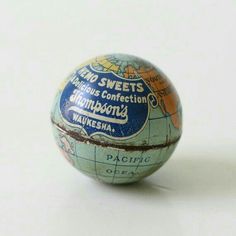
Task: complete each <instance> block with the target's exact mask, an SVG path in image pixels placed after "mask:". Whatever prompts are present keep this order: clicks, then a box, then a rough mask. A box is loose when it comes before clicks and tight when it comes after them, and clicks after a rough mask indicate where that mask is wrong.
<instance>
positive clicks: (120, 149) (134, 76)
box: [51, 54, 182, 184]
mask: <svg viewBox="0 0 236 236" xmlns="http://www.w3.org/2000/svg"><path fill="white" fill-rule="evenodd" d="M92 76H93V77H92ZM91 78H92V79H91ZM94 78H95V79H94ZM105 82H107V83H106V84H105ZM81 84H82V85H81ZM113 84H116V87H114V86H113V88H111V86H112V85H113ZM121 85H123V90H122V89H121V87H119V86H121ZM83 86H85V88H86V89H84V90H83ZM105 86H106V87H105ZM128 86H130V87H129V88H130V91H129V92H128V91H127V90H128V89H127V88H128ZM115 88H116V89H115ZM135 89H136V90H135ZM104 91H107V93H106V94H108V95H113V94H114V98H116V99H117V100H115V99H114V100H111V99H110V97H111V96H110V97H109V96H107V97H102V94H105V92H104ZM135 91H136V92H135ZM92 92H93V93H92ZM95 93H97V94H99V95H98V96H97V97H96V96H95ZM118 95H119V96H118ZM141 95H142V96H141ZM118 98H122V99H123V100H122V101H123V102H122V101H121V100H118ZM124 98H125V99H126V100H124ZM139 98H142V99H139ZM95 103H96V104H99V105H96V106H97V107H99V106H101V105H100V103H101V104H102V105H103V106H104V109H105V108H107V107H108V108H109V109H110V110H111V109H113V108H114V110H115V109H116V111H119V112H117V113H116V114H115V115H114V114H110V113H109V111H110V110H109V109H108V108H107V110H106V113H104V112H103V110H102V108H101V107H100V110H99V109H97V110H93V111H92V110H91V109H92V108H91V107H92V105H91V104H93V105H94V104H95ZM84 104H87V107H86V106H85V105H84ZM105 105H106V106H107V107H106V106H105ZM96 106H95V105H94V106H93V108H94V107H95V108H96ZM122 108H123V113H122V112H121V110H122ZM119 109H120V110H119ZM104 111H105V110H104ZM109 114H110V115H109ZM51 120H52V123H53V133H54V136H55V139H56V142H57V144H58V146H59V148H60V150H61V151H62V153H63V155H64V156H65V158H66V159H67V160H68V161H69V162H70V163H71V164H72V165H73V166H74V167H75V168H77V169H78V170H80V171H81V172H82V173H85V174H86V175H89V176H91V177H93V178H95V179H98V180H101V181H103V182H107V183H113V184H122V183H130V182H136V181H138V180H140V179H141V178H143V177H145V176H148V175H150V174H152V173H153V172H155V171H156V170H157V169H159V168H160V167H161V166H162V165H163V164H164V163H165V162H166V161H167V160H168V159H169V157H170V155H171V154H172V152H173V151H174V149H175V147H176V145H177V143H178V140H179V138H180V136H181V133H182V108H181V103H180V100H179V97H178V94H177V93H176V90H175V88H174V87H173V85H172V84H171V82H170V81H169V80H168V78H167V77H166V76H165V75H164V74H163V72H161V71H160V70H159V69H158V68H157V67H155V66H153V65H152V64H151V63H150V62H147V61H145V60H143V59H140V58H138V57H134V56H130V55H124V54H112V55H105V56H101V57H97V58H95V59H92V60H89V61H88V62H85V63H84V64H82V65H80V66H79V67H78V68H77V69H76V70H75V71H74V72H73V73H72V74H70V75H69V76H68V78H67V79H66V80H65V81H64V82H63V83H62V85H61V87H60V89H59V91H58V93H57V95H56V98H55V102H54V106H53V109H52V113H51ZM88 120H89V121H88ZM99 122H100V123H101V124H102V125H103V126H102V127H105V128H107V129H105V128H104V130H102V129H100V126H99V125H100V123H99ZM94 124H99V125H97V126H95V125H94Z"/></svg>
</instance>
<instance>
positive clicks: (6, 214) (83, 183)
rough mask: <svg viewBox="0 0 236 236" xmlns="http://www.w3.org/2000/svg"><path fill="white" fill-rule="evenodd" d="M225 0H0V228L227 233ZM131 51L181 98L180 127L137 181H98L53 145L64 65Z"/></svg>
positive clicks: (234, 207) (233, 67) (235, 204)
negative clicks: (164, 158) (169, 149)
mask: <svg viewBox="0 0 236 236" xmlns="http://www.w3.org/2000/svg"><path fill="white" fill-rule="evenodd" d="M235 29H236V1H234V0H225V1H220V0H219V1H216V0H214V1H213V0H207V1H206V0H195V1H194V0H185V1H165V0H163V1H158V0H157V1H151V0H144V1H138V0H125V1H117V0H112V1H108V0H107V1H106V0H103V1H88V0H87V1H78V0H74V1H59V0H57V1H49V0H48V1H46V0H41V1H33V0H31V1H30V0H21V1H18V0H9V1H2V0H0V108H1V110H0V111H1V113H0V114H1V116H0V121H1V122H0V189H1V191H0V235H1V236H16V235H17V236H18V235H24V236H28V235H34V236H38V235H40V236H41V235H44V236H47V235H50V236H61V235H85V236H86V235H101V236H106V235H112V236H113V235H181V236H182V235H186V236H189V235H191V236H192V235H193V236H195V235H227V236H229V235H234V236H235V235H236V138H235V131H236V121H235V115H236V112H235V110H236V100H235V99H236V96H235V86H236V82H235V80H236V79H235V73H236V64H235V62H236V47H235V43H236V33H235ZM112 52H122V53H129V54H135V55H137V56H141V57H143V58H146V59H147V60H149V61H151V62H153V63H154V64H156V65H158V66H159V67H160V68H161V69H162V70H163V71H164V72H165V73H166V74H167V75H168V76H169V77H170V79H171V80H172V82H173V83H174V85H175V86H176V88H177V90H178V92H179V95H180V97H181V99H182V105H183V111H184V133H183V137H182V139H181V142H180V144H179V146H178V148H177V150H176V151H175V153H174V154H173V156H172V158H171V159H170V160H169V162H168V163H167V164H166V165H165V166H164V167H163V168H162V169H161V170H160V171H158V172H157V173H155V174H154V175H153V176H151V177H149V178H147V179H146V180H145V181H144V182H141V183H139V184H135V185H129V186H120V187H118V186H110V185H104V184H101V183H97V182H95V181H93V180H91V179H89V178H87V177H85V176H83V175H82V174H80V173H79V172H78V171H76V170H75V169H73V168H72V167H71V166H70V165H69V164H67V162H66V161H65V160H64V159H63V158H62V156H61V154H60V153H59V151H58V150H57V147H56V145H55V143H54V140H53V137H52V134H51V126H50V119H49V112H50V108H51V105H52V100H53V97H54V95H55V92H56V89H57V87H58V85H59V84H60V82H61V81H62V80H63V79H64V78H65V76H67V75H68V73H69V72H71V70H72V69H74V67H76V66H77V65H78V64H80V63H81V62H83V61H84V60H86V59H89V58H91V57H94V56H96V55H100V54H105V53H112Z"/></svg>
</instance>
